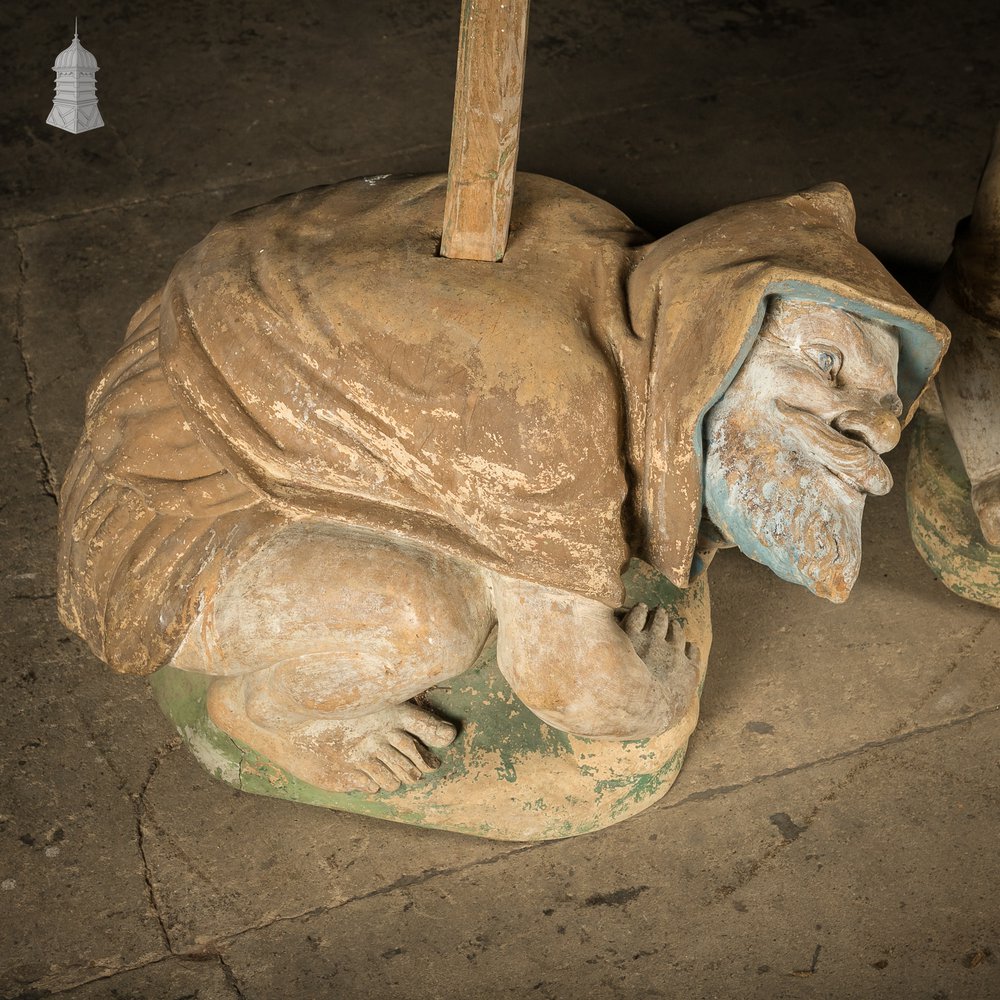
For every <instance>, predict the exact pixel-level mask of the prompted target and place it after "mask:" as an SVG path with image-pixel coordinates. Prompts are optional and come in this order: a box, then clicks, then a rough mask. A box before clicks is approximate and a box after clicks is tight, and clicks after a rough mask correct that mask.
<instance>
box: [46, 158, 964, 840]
mask: <svg viewBox="0 0 1000 1000" xmlns="http://www.w3.org/2000/svg"><path fill="white" fill-rule="evenodd" d="M445 180H446V178H445V177H444V176H432V177H419V178H363V179H359V180H353V181H348V182H345V183H342V184H338V185H335V186H332V187H326V188H316V189H313V190H309V191H305V192H303V193H300V194H297V195H294V196H289V197H286V198H283V199H280V200H278V201H276V202H273V203H271V204H268V205H264V206H262V207H259V208H255V209H252V210H250V211H246V212H243V213H241V214H239V215H237V216H235V217H233V218H231V219H229V220H227V221H225V222H223V223H222V224H220V225H219V226H217V227H216V228H215V229H214V230H213V231H212V232H211V233H210V234H209V235H208V236H207V237H206V238H205V239H204V240H203V241H202V242H201V243H200V244H199V245H198V246H196V247H195V248H194V249H193V250H191V251H190V252H189V253H188V254H186V255H185V256H184V257H182V258H181V260H180V262H179V263H178V264H177V266H176V267H175V268H174V270H173V272H172V274H171V275H170V277H169V279H168V280H167V282H166V285H165V286H164V288H163V290H162V291H160V292H158V293H157V294H156V295H155V296H153V297H152V298H151V299H150V300H149V301H148V302H147V303H146V304H145V305H144V306H143V307H142V308H141V309H140V310H139V311H138V313H136V315H135V318H134V319H133V320H132V323H131V325H130V327H129V330H128V333H127V335H126V339H125V343H124V346H123V347H122V348H121V350H120V351H119V352H118V353H117V355H116V356H115V357H114V358H113V359H112V360H111V362H110V363H109V364H108V365H107V367H106V368H105V369H104V371H103V372H102V373H101V375H100V377H99V378H98V379H97V381H96V383H95V384H94V386H93V388H92V390H91V392H90V396H89V400H88V405H87V418H86V428H85V431H84V435H83V440H82V442H81V443H80V446H79V448H78V450H77V452H76V456H75V458H74V461H73V464H72V468H71V469H70V470H69V473H68V475H67V477H66V482H65V486H64V489H63V494H62V515H61V517H62V539H61V555H60V584H59V601H60V610H61V614H62V616H63V620H64V621H65V622H66V624H67V625H68V626H69V627H70V628H72V629H74V630H75V631H76V632H78V633H79V634H80V635H82V636H83V637H84V638H85V639H86V641H87V642H88V644H89V645H90V647H91V648H92V649H93V650H94V652H95V653H96V654H97V656H99V657H100V658H101V659H103V660H105V661H106V662H107V663H108V664H110V665H111V666H112V667H113V668H114V669H115V670H118V671H121V672H124V673H132V674H146V673H152V672H153V671H157V670H159V668H164V670H160V675H162V676H164V677H169V678H172V681H171V683H170V684H167V683H166V682H164V683H163V684H161V685H160V687H159V688H158V691H159V692H160V695H161V702H164V703H165V707H166V708H167V711H168V712H170V713H171V714H173V715H174V719H175V722H178V726H179V728H180V729H181V731H182V732H183V733H184V734H185V736H186V737H188V739H189V742H190V743H191V744H192V747H193V748H194V749H195V750H196V752H199V753H200V755H201V756H202V759H203V760H205V761H206V762H207V763H209V765H210V766H213V761H214V769H215V770H217V771H218V772H219V773H220V774H221V775H222V776H223V777H228V778H230V780H234V781H242V782H243V783H244V787H252V788H254V790H264V791H267V792H269V793H270V794H285V795H287V796H288V797H292V798H299V799H306V800H308V801H313V802H319V803H323V804H327V805H333V806H336V807H338V808H346V809H353V810H356V811H367V812H370V813H372V814H374V815H379V816H385V817H388V818H395V819H402V820H406V821H409V822H418V823H424V824H426V825H430V826H440V827H448V828H451V829H458V830H465V831H469V832H474V833H479V834H483V835H487V836H497V837H510V838H514V839H527V838H531V837H554V836H563V835H568V834H572V833H579V832H582V831H584V830H588V829H594V828H596V827H599V826H603V825H606V824H608V823H611V822H614V821H616V820H618V819H622V818H624V817H625V816H627V815H629V814H631V813H634V812H635V811H637V810H638V809H640V808H643V807H644V806H646V805H648V804H649V803H650V802H651V801H654V800H655V799H656V798H657V797H658V796H659V795H661V794H663V792H664V791H666V789H667V787H669V784H670V781H671V780H672V779H673V777H674V776H675V775H676V772H677V769H678V768H679V766H680V762H681V760H682V759H683V752H684V748H685V746H686V743H687V738H688V736H689V735H690V733H691V730H692V729H693V727H694V724H695V721H696V719H697V709H698V698H699V692H700V688H701V684H702V681H703V677H704V671H705V666H706V662H707V655H708V646H709V643H710V634H711V632H710V625H709V621H708V603H707V602H708V591H707V587H706V584H705V581H704V575H703V570H704V568H705V566H706V565H707V563H708V561H709V559H710V557H711V554H712V552H713V551H714V550H715V549H716V548H718V547H719V546H724V545H736V546H738V547H739V548H740V549H741V550H742V551H743V552H744V553H746V554H747V555H748V556H749V557H750V558H752V559H755V560H758V561H760V562H762V563H764V564H765V565H767V566H769V567H771V569H772V570H774V572H775V573H777V574H778V575H779V576H780V577H782V578H783V579H785V580H791V581H794V582H796V583H800V584H803V585H804V586H806V587H808V588H809V589H810V590H812V591H813V592H815V593H816V594H818V595H820V596H823V597H827V598H829V599H830V600H833V601H843V600H845V599H846V597H847V595H848V592H849V591H850V589H851V586H852V584H853V583H854V581H855V579H856V576H857V573H858V562H859V559H860V554H861V533H860V532H861V516H862V512H863V508H864V504H865V497H866V495H867V494H869V493H874V494H882V493H885V492H886V491H887V490H888V489H889V488H890V486H891V485H892V480H891V477H890V474H889V471H888V469H887V468H886V466H885V464H884V462H883V461H882V459H881V458H880V457H879V456H880V454H881V453H883V452H886V451H888V450H889V449H890V448H892V447H893V446H894V445H895V444H896V442H897V441H898V439H899V434H900V429H901V426H902V425H903V424H904V423H905V422H906V421H907V420H908V419H909V417H910V416H911V415H912V413H913V411H914V409H915V408H916V406H917V402H918V399H919V397H920V394H921V393H922V391H923V389H924V387H925V386H926V384H927V381H928V379H929V378H930V377H931V375H932V374H933V372H934V371H935V369H936V367H937V365H938V363H939V360H940V356H941V353H942V351H943V350H944V348H945V346H946V344H947V339H948V334H947V331H946V330H945V329H944V328H943V327H942V326H941V325H940V324H939V323H937V322H936V321H935V320H934V319H933V318H932V317H931V316H930V315H929V314H928V313H926V312H925V311H924V310H923V309H921V308H920V307H918V306H917V304H916V303H915V302H913V301H912V300H911V299H910V297H909V296H908V295H907V294H906V293H905V292H904V291H903V290H902V288H900V287H899V286H898V285H897V284H896V283H895V281H894V280H893V279H892V278H891V277H890V276H889V274H888V273H887V272H886V271H885V270H884V268H883V267H882V266H881V265H880V264H879V263H878V261H876V259H875V258H874V257H873V256H872V255H871V254H870V253H869V252H868V251H866V250H865V249H864V248H862V247H861V246H860V245H859V244H858V242H857V240H856V238H855V236H854V209H853V205H852V202H851V198H850V195H849V193H848V192H847V190H846V189H845V188H844V187H842V186H841V185H838V184H829V185H823V186H821V187H817V188H814V189H812V190H808V191H805V192H803V193H800V194H795V195H791V196H789V197H783V198H774V199H769V200H764V201H758V202H754V203H750V204H747V205H742V206H739V207H736V208H732V209H728V210H725V211H722V212H719V213H716V214H714V215H711V216H709V217H707V218H705V219H702V220H700V221H698V222H695V223H692V224H691V225H688V226H686V227H684V228H682V229H680V230H678V231H676V232H674V233H672V234H670V235H668V236H666V237H665V238H663V239H660V240H658V241H655V242H650V241H649V238H648V237H647V236H646V235H645V234H644V233H643V232H642V231H641V230H639V229H637V228H636V227H635V226H634V225H633V224H632V223H631V222H630V221H629V220H628V219H627V218H626V217H625V216H624V215H622V214H621V213H620V212H619V211H617V210H616V209H614V208H613V207H611V206H610V205H608V204H606V203H605V202H603V201H601V200H599V199H597V198H595V197H593V196H590V195H588V194H585V193H584V192H582V191H579V190H577V189H576V188H573V187H570V186H568V185H566V184H564V183H561V182H558V181H555V180H551V179H547V178H544V177H538V176H533V175H519V178H518V182H517V184H518V187H517V193H518V198H517V201H516V203H515V206H514V212H513V217H512V221H511V234H510V240H509V244H508V249H507V253H506V256H505V258H504V260H503V262H502V263H500V264H493V263H479V262H472V261H456V260H448V259H444V258H442V257H440V256H438V254H437V249H438V240H439V236H440V229H439V220H440V219H441V218H442V214H443V206H444V196H445ZM630 560H633V561H632V562H631V564H630ZM639 560H642V562H639ZM623 574H624V583H623ZM626 585H627V588H628V595H627V593H626ZM460 675H462V676H460ZM158 676H159V675H158ZM179 677H180V678H182V679H183V678H187V679H189V681H190V682H188V681H185V684H187V686H185V684H179V683H178V678H179ZM155 684H156V681H155V680H154V685H155ZM199 685H200V686H199ZM164 692H166V693H165V694H164ZM185 692H186V693H185ZM184 698H193V699H194V700H195V702H197V706H196V708H197V710H190V705H188V706H187V707H186V708H183V710H182V708H181V707H178V704H177V703H178V702H179V701H183V699H184ZM199 699H200V701H199ZM199 711H200V712H201V715H200V716H199V715H198V712H199ZM185 712H187V714H185ZM182 716H183V718H184V720H186V721H185V722H183V724H182V723H181V721H179V720H180V719H181V717H182ZM192 720H194V721H192ZM199 727H200V728H199ZM196 730H197V733H196V732H195V731H196ZM199 734H200V735H199ZM223 734H225V735H223ZM196 735H198V738H197V739H196V738H195V736H196ZM456 736H458V738H457V739H456ZM209 737H211V739H209ZM206 740H208V742H211V741H213V740H214V743H213V744H212V745H213V746H214V748H215V749H214V750H212V751H211V752H209V751H206V750H205V745H206ZM224 746H225V747H228V748H229V750H228V752H229V754H230V758H231V760H236V761H238V762H240V764H241V765H246V762H247V760H248V759H250V758H251V757H252V759H253V761H254V762H255V763H254V767H249V768H248V767H246V766H240V767H238V768H236V767H230V768H228V769H227V766H226V763H225V762H224V761H222V759H221V756H220V755H222V756H224V755H225V751H224V750H222V749H219V748H220V747H224ZM199 748H200V749H199ZM444 748H447V749H444ZM213 754H215V757H213V756H212V755H213ZM237 772H239V773H238V775H237ZM263 772H267V774H268V775H269V777H268V778H267V780H261V781H260V782H259V785H258V786H256V787H255V786H253V785H252V783H250V784H248V783H247V782H248V777H247V776H248V775H251V776H252V775H253V774H258V775H259V774H261V773H263ZM260 786H264V787H260Z"/></svg>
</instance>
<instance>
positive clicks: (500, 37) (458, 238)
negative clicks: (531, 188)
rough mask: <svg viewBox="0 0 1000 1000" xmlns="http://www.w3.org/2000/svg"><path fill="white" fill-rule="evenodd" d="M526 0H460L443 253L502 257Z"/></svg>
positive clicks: (514, 153) (518, 117)
mask: <svg viewBox="0 0 1000 1000" xmlns="http://www.w3.org/2000/svg"><path fill="white" fill-rule="evenodd" d="M528 3H529V0H462V26H461V30H460V34H459V40H458V73H457V77H456V80H455V114H454V120H453V122H452V129H451V154H450V157H449V161H448V193H447V196H446V198H445V208H444V228H443V230H442V235H441V255H442V256H443V257H459V258H462V259H463V260H490V261H498V260H503V255H504V251H505V250H506V249H507V234H508V231H509V229H510V206H511V201H512V200H513V197H514V170H515V168H516V166H517V146H518V136H519V134H520V131H521V96H522V94H523V93H524V54H525V45H526V41H527V36H528Z"/></svg>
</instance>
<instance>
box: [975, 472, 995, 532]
mask: <svg viewBox="0 0 1000 1000" xmlns="http://www.w3.org/2000/svg"><path fill="white" fill-rule="evenodd" d="M972 507H973V509H974V510H975V512H976V517H978V518H979V527H980V530H981V531H982V533H983V538H985V539H986V541H987V543H988V544H990V545H992V546H993V547H994V548H1000V474H997V475H995V476H991V477H990V478H989V479H984V480H983V481H982V482H979V483H976V484H975V485H974V486H973V487H972Z"/></svg>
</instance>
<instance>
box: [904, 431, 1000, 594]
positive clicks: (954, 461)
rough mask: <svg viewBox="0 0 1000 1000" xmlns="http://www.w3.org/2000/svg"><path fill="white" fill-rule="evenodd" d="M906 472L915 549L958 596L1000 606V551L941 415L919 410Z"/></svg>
mask: <svg viewBox="0 0 1000 1000" xmlns="http://www.w3.org/2000/svg"><path fill="white" fill-rule="evenodd" d="M914 430H915V433H914V436H913V443H912V446H911V451H910V462H909V466H908V467H907V470H906V507H907V512H908V514H909V519H910V533H911V534H912V535H913V542H914V544H915V545H916V547H917V551H918V552H919V553H920V554H921V555H922V556H923V557H924V560H925V561H926V562H927V565H928V566H930V568H931V569H932V570H934V572H935V573H936V574H937V576H938V577H939V578H940V580H941V582H942V583H943V584H944V585H945V586H946V587H948V589H949V590H952V591H954V592H955V593H956V594H958V596H959V597H965V598H968V600H970V601H979V602H980V603H981V604H989V605H990V606H991V607H994V608H1000V550H998V549H995V548H993V547H992V546H990V545H987V543H986V541H985V539H984V538H983V535H982V532H981V531H980V530H979V521H978V519H977V518H976V514H975V511H974V510H973V509H972V500H971V498H970V493H971V489H972V487H971V485H970V483H969V478H968V476H967V475H966V474H965V468H964V466H963V465H962V457H961V455H959V453H958V449H957V448H956V447H955V442H954V441H953V440H952V437H951V434H950V432H949V431H948V425H947V424H946V423H945V420H944V417H943V416H942V415H941V414H940V413H933V412H921V413H920V414H918V416H917V419H916V421H915V425H914Z"/></svg>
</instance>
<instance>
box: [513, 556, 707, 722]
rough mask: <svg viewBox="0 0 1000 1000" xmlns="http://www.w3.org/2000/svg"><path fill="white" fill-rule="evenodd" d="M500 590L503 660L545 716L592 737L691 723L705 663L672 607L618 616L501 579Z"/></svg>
mask: <svg viewBox="0 0 1000 1000" xmlns="http://www.w3.org/2000/svg"><path fill="white" fill-rule="evenodd" d="M493 594H494V602H495V606H496V610H497V618H498V620H499V625H498V631H497V665H498V666H499V668H500V670H501V672H502V673H503V675H504V676H505V677H506V678H507V680H508V682H509V683H510V686H511V687H512V688H513V689H514V691H515V692H516V693H517V695H518V697H519V698H520V699H521V700H522V701H523V702H524V703H525V705H527V706H528V708H530V709H531V710H532V711H533V712H534V713H535V714H536V715H537V716H538V717H539V718H541V719H542V720H544V721H545V722H547V723H549V724H550V725H552V726H555V727H556V728H557V729H562V730H564V731H565V732H569V733H573V734H575V735H577V736H587V737H591V738H594V739H614V740H630V739H644V738H646V737H651V736H656V735H658V734H660V733H662V732H664V731H665V730H666V729H669V728H671V727H672V726H674V725H677V724H680V723H685V724H690V726H691V727H692V728H693V726H694V721H695V719H696V718H697V716H696V715H692V714H691V713H693V712H696V710H697V704H698V689H699V686H700V684H701V680H702V677H703V676H704V666H705V664H704V660H703V658H702V655H701V652H700V651H699V650H698V649H697V648H696V647H693V646H692V645H691V644H690V643H687V642H686V641H685V635H684V630H683V628H682V627H681V626H680V624H679V623H678V622H676V621H673V622H671V621H670V619H669V617H668V615H667V612H666V610H665V609H663V608H652V609H648V608H646V607H645V606H644V605H641V604H640V605H637V606H636V607H635V608H633V609H632V611H631V612H630V613H629V614H628V615H627V616H626V618H625V619H624V621H622V622H619V620H618V618H617V617H616V615H615V613H614V611H613V610H612V609H611V608H609V607H606V606H605V605H603V604H601V603H600V602H599V601H594V600H588V599H587V598H585V597H581V596H579V595H576V594H571V593H568V592H567V591H561V590H552V589H549V588H546V587H542V586H539V585H538V584H534V583H529V582H527V581H523V580H514V579H510V578H507V577H501V576H499V575H495V576H494V577H493Z"/></svg>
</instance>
